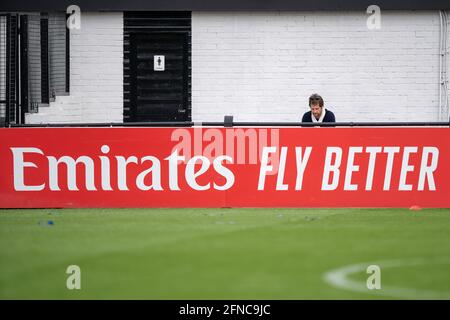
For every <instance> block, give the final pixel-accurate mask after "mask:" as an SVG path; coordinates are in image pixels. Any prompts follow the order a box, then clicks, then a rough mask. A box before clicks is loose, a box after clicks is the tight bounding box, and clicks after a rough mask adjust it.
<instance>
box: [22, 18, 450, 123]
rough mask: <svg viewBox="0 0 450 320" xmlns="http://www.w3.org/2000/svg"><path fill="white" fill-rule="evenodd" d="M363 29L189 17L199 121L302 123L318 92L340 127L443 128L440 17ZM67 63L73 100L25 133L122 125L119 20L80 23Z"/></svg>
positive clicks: (358, 24) (347, 22)
mask: <svg viewBox="0 0 450 320" xmlns="http://www.w3.org/2000/svg"><path fill="white" fill-rule="evenodd" d="M366 19H367V15H366V14H365V12H193V13H192V41H193V42H192V118H193V120H194V121H221V120H223V116H224V115H234V116H235V120H237V121H247V120H248V121H299V120H300V119H301V115H302V114H303V113H304V112H305V111H307V110H308V106H307V98H308V96H309V95H310V94H311V93H313V92H317V93H320V94H322V96H323V97H324V98H325V104H326V107H329V108H330V109H331V110H333V111H334V112H335V114H336V116H337V120H338V121H437V120H439V119H438V114H439V113H438V76H439V70H438V67H439V65H438V61H439V60H438V46H439V41H438V40H439V39H438V37H439V14H438V12H437V11H436V12H434V11H433V12H431V11H429V12H425V11H415V12H413V11H408V12H406V11H405V12H399V11H395V12H394V11H392V12H384V11H382V27H381V30H373V31H371V30H368V29H367V28H366ZM448 44H449V46H450V34H449V41H448ZM70 58H71V78H70V83H71V92H70V96H59V97H57V99H56V101H55V102H53V103H51V106H50V107H49V108H41V109H40V111H39V113H38V114H31V115H27V120H26V121H27V123H47V122H50V123H52V122H53V123H55V122H61V123H64V122H72V123H73V122H122V121H123V14H122V13H106V12H102V13H94V12H90V13H82V28H81V30H72V31H71V48H70ZM449 62H450V58H449ZM449 68H450V65H449ZM448 74H449V75H450V70H448ZM449 94H450V91H449Z"/></svg>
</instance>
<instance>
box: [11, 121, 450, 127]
mask: <svg viewBox="0 0 450 320" xmlns="http://www.w3.org/2000/svg"><path fill="white" fill-rule="evenodd" d="M5 127H6V128H56V127H58V128H60V127H150V128H154V127H228V128H230V127H450V121H449V122H335V123H327V122H323V123H311V122H247V121H244V122H239V121H238V122H233V121H223V122H214V121H213V122H208V121H206V122H193V121H166V122H125V123H118V122H111V123H107V122H104V123H103V122H102V123H46V124H9V125H6V126H5Z"/></svg>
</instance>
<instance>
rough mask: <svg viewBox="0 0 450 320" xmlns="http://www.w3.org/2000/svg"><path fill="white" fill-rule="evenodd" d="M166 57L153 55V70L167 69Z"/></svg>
mask: <svg viewBox="0 0 450 320" xmlns="http://www.w3.org/2000/svg"><path fill="white" fill-rule="evenodd" d="M164 58H165V57H164V56H153V70H155V71H164V69H165V66H164V65H165V63H164V60H165V59H164Z"/></svg>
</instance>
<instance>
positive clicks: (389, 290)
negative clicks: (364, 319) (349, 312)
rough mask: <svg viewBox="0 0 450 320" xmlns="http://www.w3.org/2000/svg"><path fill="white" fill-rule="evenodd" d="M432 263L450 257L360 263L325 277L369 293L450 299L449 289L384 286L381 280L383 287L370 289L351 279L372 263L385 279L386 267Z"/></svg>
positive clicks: (342, 286)
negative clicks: (384, 270) (377, 267)
mask: <svg viewBox="0 0 450 320" xmlns="http://www.w3.org/2000/svg"><path fill="white" fill-rule="evenodd" d="M432 264H450V259H448V258H443V259H432V260H429V259H425V258H421V259H407V260H389V261H378V262H371V263H358V264H352V265H348V266H344V267H342V268H338V269H335V270H331V271H329V272H327V273H325V275H324V277H323V279H324V281H325V282H326V283H328V284H329V285H331V286H333V287H336V288H339V289H344V290H349V291H355V292H363V293H368V294H376V295H382V296H390V297H394V298H400V299H450V292H448V291H433V290H422V289H410V288H399V287H393V286H384V285H383V281H382V282H381V289H378V290H377V289H372V290H369V289H368V288H367V286H366V283H365V282H361V281H356V280H352V279H349V278H348V277H349V276H350V275H351V274H354V273H358V272H366V269H367V267H368V266H370V265H378V266H380V268H381V279H383V277H382V274H383V269H384V268H395V267H411V266H419V265H432Z"/></svg>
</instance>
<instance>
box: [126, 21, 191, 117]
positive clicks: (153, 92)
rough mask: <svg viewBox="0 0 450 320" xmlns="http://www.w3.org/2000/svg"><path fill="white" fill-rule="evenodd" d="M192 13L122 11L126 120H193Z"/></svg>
mask: <svg viewBox="0 0 450 320" xmlns="http://www.w3.org/2000/svg"><path fill="white" fill-rule="evenodd" d="M190 39H191V33H190V13H126V14H125V54H124V56H125V57H124V122H146V121H149V122H151V121H190V120H191V59H190V53H191V49H190V48H191V41H190Z"/></svg>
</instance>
